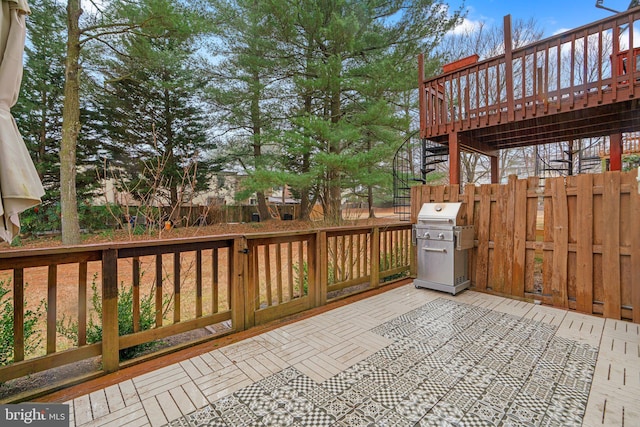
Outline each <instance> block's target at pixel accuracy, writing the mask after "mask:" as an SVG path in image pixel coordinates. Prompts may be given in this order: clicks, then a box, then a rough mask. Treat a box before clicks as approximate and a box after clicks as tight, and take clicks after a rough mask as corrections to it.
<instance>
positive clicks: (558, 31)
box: [552, 28, 573, 36]
mask: <svg viewBox="0 0 640 427" xmlns="http://www.w3.org/2000/svg"><path fill="white" fill-rule="evenodd" d="M572 29H573V28H558V29H557V30H555V31H554V32H553V34H552V35H554V36H555V35H558V34H562V33H564V32H565V31H570V30H572Z"/></svg>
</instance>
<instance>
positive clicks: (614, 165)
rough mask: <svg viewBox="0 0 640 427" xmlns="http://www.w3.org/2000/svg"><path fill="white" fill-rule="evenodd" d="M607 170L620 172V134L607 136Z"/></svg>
mask: <svg viewBox="0 0 640 427" xmlns="http://www.w3.org/2000/svg"><path fill="white" fill-rule="evenodd" d="M609 170H610V171H619V170H622V133H620V132H617V133H612V134H611V135H609Z"/></svg>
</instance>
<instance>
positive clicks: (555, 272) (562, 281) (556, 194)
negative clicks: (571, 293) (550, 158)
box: [551, 177, 569, 308]
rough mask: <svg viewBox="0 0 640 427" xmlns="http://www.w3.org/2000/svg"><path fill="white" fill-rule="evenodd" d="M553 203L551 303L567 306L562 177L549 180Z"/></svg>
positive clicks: (563, 183)
mask: <svg viewBox="0 0 640 427" xmlns="http://www.w3.org/2000/svg"><path fill="white" fill-rule="evenodd" d="M551 191H552V203H553V261H552V265H551V294H552V301H553V305H554V306H556V307H564V308H567V307H568V305H569V301H568V297H567V256H568V245H569V241H568V239H569V230H568V229H569V216H568V212H567V210H568V208H567V191H566V188H565V182H564V178H561V177H560V178H554V179H553V180H552V181H551Z"/></svg>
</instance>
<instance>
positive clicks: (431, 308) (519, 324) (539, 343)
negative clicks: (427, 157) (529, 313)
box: [170, 299, 598, 427]
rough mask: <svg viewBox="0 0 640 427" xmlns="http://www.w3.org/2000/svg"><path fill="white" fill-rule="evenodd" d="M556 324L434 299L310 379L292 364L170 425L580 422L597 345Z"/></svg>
mask: <svg viewBox="0 0 640 427" xmlns="http://www.w3.org/2000/svg"><path fill="white" fill-rule="evenodd" d="M556 330H557V326H553V325H549V324H545V323H543V322H540V321H535V320H529V319H522V318H520V317H517V316H514V315H510V314H505V313H500V312H496V311H492V310H489V309H486V308H482V307H475V306H472V305H468V304H463V303H458V302H455V301H451V300H448V299H437V300H435V301H432V302H429V303H427V304H425V305H423V306H422V307H420V308H418V309H415V310H412V311H410V312H409V313H406V314H403V315H401V316H399V317H397V318H395V319H393V320H390V321H388V322H385V323H383V324H381V325H379V326H377V327H375V328H373V329H372V330H371V331H372V332H374V333H376V334H379V335H382V336H384V337H386V338H389V339H390V340H392V341H393V342H392V343H391V344H390V345H388V346H387V347H385V348H383V349H381V350H379V351H377V352H376V353H374V354H372V355H371V356H369V357H367V358H366V359H364V360H363V361H361V362H358V363H356V364H355V365H353V366H351V367H350V368H348V369H346V370H344V371H342V372H340V373H339V374H337V375H335V376H333V377H332V378H330V379H328V380H326V381H324V382H322V383H316V382H315V381H313V380H312V379H310V378H309V377H307V376H306V375H304V374H303V373H301V372H299V371H298V370H296V369H295V368H292V367H289V368H285V369H283V370H282V371H280V372H278V373H276V374H273V375H271V376H269V377H267V378H265V379H263V380H260V381H258V382H256V383H254V384H251V385H249V386H247V387H244V388H242V389H240V390H238V391H236V392H235V393H233V394H232V395H231V396H228V397H224V398H222V399H219V400H217V401H215V402H213V403H212V404H211V405H208V406H206V407H204V408H203V409H200V410H197V411H195V412H193V413H191V414H189V415H187V416H184V417H181V418H179V419H177V420H175V421H173V422H172V423H170V425H171V426H234V427H235V426H238V427H239V426H273V427H275V426H318V427H320V426H363V427H364V426H447V425H460V426H486V425H494V426H574V425H575V426H580V425H582V418H583V416H584V413H585V408H586V404H587V400H588V397H589V390H590V388H591V379H592V377H593V371H594V368H595V365H596V359H597V355H598V349H597V348H596V347H593V346H591V345H589V344H581V343H579V342H577V341H573V340H570V339H565V338H560V337H556V336H554V334H555V332H556Z"/></svg>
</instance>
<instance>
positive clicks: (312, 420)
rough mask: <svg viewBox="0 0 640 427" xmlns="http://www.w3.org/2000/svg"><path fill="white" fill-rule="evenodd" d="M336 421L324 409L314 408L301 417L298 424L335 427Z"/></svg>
mask: <svg viewBox="0 0 640 427" xmlns="http://www.w3.org/2000/svg"><path fill="white" fill-rule="evenodd" d="M335 420H336V419H335V417H332V416H331V415H329V414H327V413H326V412H325V411H324V410H323V409H319V408H314V409H313V410H312V411H309V412H307V413H305V414H304V415H303V416H302V417H300V419H299V421H298V423H299V424H300V425H301V426H314V427H315V426H317V427H325V426H327V427H328V426H331V425H333V423H334V422H335Z"/></svg>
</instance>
